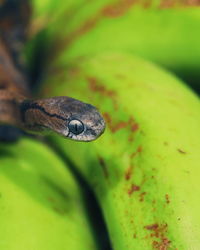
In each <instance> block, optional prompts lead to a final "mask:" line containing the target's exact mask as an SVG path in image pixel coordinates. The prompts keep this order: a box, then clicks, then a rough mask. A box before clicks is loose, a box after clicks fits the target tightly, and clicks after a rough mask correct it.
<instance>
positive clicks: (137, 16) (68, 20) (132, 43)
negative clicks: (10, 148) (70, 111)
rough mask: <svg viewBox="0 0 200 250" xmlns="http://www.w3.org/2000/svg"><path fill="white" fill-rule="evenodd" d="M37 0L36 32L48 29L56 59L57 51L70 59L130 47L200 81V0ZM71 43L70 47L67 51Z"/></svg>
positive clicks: (48, 40) (186, 77) (35, 11)
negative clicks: (199, 4)
mask: <svg viewBox="0 0 200 250" xmlns="http://www.w3.org/2000/svg"><path fill="white" fill-rule="evenodd" d="M32 5H33V8H34V11H33V13H34V15H33V19H32V23H33V27H35V28H33V30H35V32H33V33H34V35H36V34H37V33H39V34H41V33H42V32H44V33H45V35H46V38H44V39H43V43H44V48H47V47H48V44H49V43H50V44H51V45H50V46H49V52H48V54H49V55H50V57H51V58H50V59H49V60H50V61H51V60H54V59H53V57H52V55H53V54H56V57H57V53H60V60H63V61H66V60H68V61H70V60H73V58H76V57H77V56H87V55H89V56H90V55H92V54H93V53H94V54H95V53H100V52H104V51H115V52H118V51H124V52H128V53H133V54H135V55H138V56H141V57H143V58H146V59H149V60H151V61H154V62H156V63H158V64H160V65H162V66H164V67H166V68H168V69H170V70H171V71H173V72H175V73H176V74H178V75H179V76H181V77H182V78H184V79H186V80H187V81H188V82H190V83H192V84H193V85H194V86H195V85H196V87H197V85H198V82H197V80H196V79H198V78H199V65H200V59H199V58H200V47H199V43H200V36H199V35H198V30H199V25H200V9H199V8H198V7H197V6H198V5H197V2H196V1H193V2H191V3H189V1H176V0H175V1H171V2H169V1H165V0H160V1H132V0H120V1H119V0H114V1H113V0H112V1H111V0H109V1H108V0H99V1H88V0H85V1H83V0H79V1H67V2H66V1H62V2H59V3H57V1H51V0H49V1H44V3H41V1H38V0H32ZM41 5H43V6H41ZM55 10H56V11H55ZM44 20H45V21H44ZM32 42H33V41H32ZM40 42H41V41H40ZM66 49H67V50H68V53H63V50H66ZM30 50H31V49H30ZM55 51H56V53H55ZM29 54H30V55H31V54H32V53H31V52H29Z"/></svg>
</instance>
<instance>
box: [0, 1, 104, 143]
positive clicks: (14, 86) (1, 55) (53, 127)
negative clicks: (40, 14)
mask: <svg viewBox="0 0 200 250" xmlns="http://www.w3.org/2000/svg"><path fill="white" fill-rule="evenodd" d="M28 10H29V6H28V1H27V0H18V1H15V0H4V1H3V3H1V4H0V124H8V125H12V126H16V127H19V128H21V129H23V130H25V131H29V132H36V133H47V132H56V133H57V134H60V135H62V136H64V137H66V138H70V139H73V140H77V141H92V140H95V139H96V138H97V137H99V136H100V135H101V134H102V133H103V131H104V129H105V122H104V119H103V118H102V116H101V115H100V113H99V112H98V110H97V109H96V108H95V107H94V106H92V105H90V104H87V103H84V102H81V101H79V100H76V99H73V98H70V97H67V96H57V97H51V98H45V99H36V100H33V99H32V98H31V93H30V90H29V88H28V84H27V78H26V76H25V74H24V73H23V71H22V70H21V69H20V67H19V65H20V63H19V59H18V58H19V55H20V51H21V47H22V45H23V43H24V40H25V38H26V36H25V30H26V26H27V24H28V19H29V15H30V14H27V13H29V11H28ZM2 13H3V14H2Z"/></svg>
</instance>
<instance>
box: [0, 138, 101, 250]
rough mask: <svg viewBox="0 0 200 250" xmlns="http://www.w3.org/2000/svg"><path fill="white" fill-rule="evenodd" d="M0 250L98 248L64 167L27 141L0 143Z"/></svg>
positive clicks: (38, 145)
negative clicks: (8, 143)
mask: <svg viewBox="0 0 200 250" xmlns="http://www.w3.org/2000/svg"><path fill="white" fill-rule="evenodd" d="M0 166H1V168H0V211H1V212H0V221H1V224H0V249H2V250H15V249H16V250H19V249H20V250H27V249H30V250H57V249H59V250H67V249H73V250H85V249H91V250H94V249H99V248H98V246H97V244H96V242H95V239H94V232H93V231H92V228H91V225H90V222H89V217H88V214H87V211H86V209H85V206H84V203H83V197H82V192H81V191H80V187H79V186H78V185H77V183H76V181H75V180H74V177H73V175H72V174H71V173H70V172H69V171H68V170H67V169H66V168H65V164H64V163H63V162H62V161H61V160H60V159H59V157H57V156H56V155H55V154H54V153H53V152H52V151H51V150H50V149H48V147H46V146H45V145H42V144H41V143H39V142H36V141H33V140H31V139H23V140H21V141H20V142H18V143H16V144H12V145H6V144H0Z"/></svg>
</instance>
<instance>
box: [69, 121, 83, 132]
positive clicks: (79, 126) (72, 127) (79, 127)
mask: <svg viewBox="0 0 200 250" xmlns="http://www.w3.org/2000/svg"><path fill="white" fill-rule="evenodd" d="M68 128H69V131H70V132H71V133H73V134H75V135H79V134H81V133H82V132H83V131H84V125H83V123H82V122H81V121H79V120H71V121H70V122H69V123H68Z"/></svg>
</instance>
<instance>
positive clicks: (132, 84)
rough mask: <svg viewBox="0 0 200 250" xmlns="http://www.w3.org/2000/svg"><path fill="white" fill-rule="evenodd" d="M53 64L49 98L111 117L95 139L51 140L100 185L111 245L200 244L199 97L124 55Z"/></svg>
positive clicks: (184, 246) (162, 246) (185, 246)
mask: <svg viewBox="0 0 200 250" xmlns="http://www.w3.org/2000/svg"><path fill="white" fill-rule="evenodd" d="M54 63H56V65H57V66H58V67H59V68H60V69H61V70H60V71H58V72H57V71H56V72H57V74H55V72H51V71H49V72H48V77H47V79H46V84H44V86H43V90H42V93H43V95H46V96H49V95H52V94H54V95H59V94H62V95H65V94H66V95H67V94H68V95H69V93H70V95H71V96H73V97H75V98H80V99H83V100H84V101H86V102H89V103H92V104H94V105H96V106H97V107H98V108H99V109H100V111H101V112H102V114H103V115H104V117H105V120H106V122H107V129H106V132H105V134H104V136H102V137H101V138H100V139H99V140H97V141H95V142H92V143H88V144H86V143H76V142H72V141H66V140H65V139H62V138H60V137H51V140H52V142H53V143H54V145H57V147H58V149H59V150H60V151H61V152H63V153H64V154H66V155H67V156H68V157H69V158H70V159H71V161H72V162H73V163H74V165H75V166H76V167H77V169H78V170H79V171H80V172H81V173H82V175H83V176H84V177H85V179H86V180H87V182H88V183H89V184H90V186H91V188H92V189H93V190H94V192H95V194H96V196H97V198H98V201H99V204H100V206H101V208H102V210H103V214H104V218H105V221H106V224H107V226H108V230H109V235H110V238H111V242H112V247H113V249H116V250H123V249H126V250H128V249H137V250H140V249H141V250H145V249H147V250H148V249H174V250H175V249H183V250H184V249H185V250H188V249H195V250H198V249H200V240H199V239H200V213H199V209H200V202H199V199H198V196H197V194H198V192H199V191H200V184H199V183H200V182H199V176H200V169H199V164H198V163H199V161H200V134H199V128H200V101H199V99H198V97H197V96H195V94H194V93H193V92H192V91H191V90H189V89H188V87H186V86H185V84H184V83H183V82H181V81H180V80H178V79H177V78H176V77H175V76H173V75H171V74H170V73H169V72H167V71H165V70H163V69H160V68H159V67H158V66H155V65H153V64H152V63H149V62H147V61H145V60H142V59H139V58H136V57H134V56H132V55H130V54H126V53H106V52H105V53H101V54H99V55H93V56H92V57H88V58H86V57H85V58H77V60H74V61H73V62H71V64H69V63H67V64H64V63H63V61H62V63H60V62H59V60H58V61H57V62H54ZM65 83H66V84H65ZM77 154H78V157H77Z"/></svg>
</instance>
